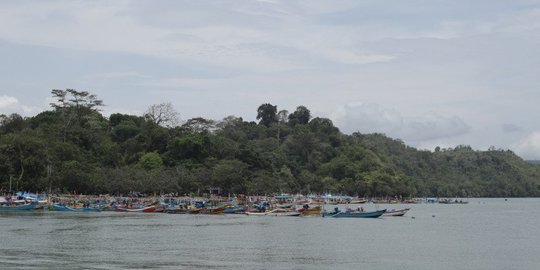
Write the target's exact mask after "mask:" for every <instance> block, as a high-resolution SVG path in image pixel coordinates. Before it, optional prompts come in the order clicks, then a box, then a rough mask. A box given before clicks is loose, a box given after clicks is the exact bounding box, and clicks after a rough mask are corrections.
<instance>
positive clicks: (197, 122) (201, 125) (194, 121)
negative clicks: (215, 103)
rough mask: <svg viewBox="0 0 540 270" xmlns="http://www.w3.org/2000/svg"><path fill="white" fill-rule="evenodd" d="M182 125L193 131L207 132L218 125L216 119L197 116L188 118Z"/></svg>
mask: <svg viewBox="0 0 540 270" xmlns="http://www.w3.org/2000/svg"><path fill="white" fill-rule="evenodd" d="M182 127H183V128H185V129H187V130H188V131H190V132H193V133H206V132H211V131H213V130H214V129H215V127H216V123H215V121H214V120H208V119H204V118H202V117H195V118H191V119H189V120H187V121H186V123H185V124H183V125H182Z"/></svg>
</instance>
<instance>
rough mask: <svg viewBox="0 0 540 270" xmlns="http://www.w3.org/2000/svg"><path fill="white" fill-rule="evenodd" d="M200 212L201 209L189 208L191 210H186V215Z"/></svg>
mask: <svg viewBox="0 0 540 270" xmlns="http://www.w3.org/2000/svg"><path fill="white" fill-rule="evenodd" d="M201 211H202V208H191V209H188V213H189V214H200V213H201Z"/></svg>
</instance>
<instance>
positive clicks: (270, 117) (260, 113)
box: [257, 103, 277, 127]
mask: <svg viewBox="0 0 540 270" xmlns="http://www.w3.org/2000/svg"><path fill="white" fill-rule="evenodd" d="M276 114H277V106H274V105H272V104H270V103H265V104H262V105H261V106H259V108H258V109H257V120H259V119H260V121H259V124H261V125H265V126H267V127H269V126H270V125H271V124H272V123H275V122H277V115H276Z"/></svg>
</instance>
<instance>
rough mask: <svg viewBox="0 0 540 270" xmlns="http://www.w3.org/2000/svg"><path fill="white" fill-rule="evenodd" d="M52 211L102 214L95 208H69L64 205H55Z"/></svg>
mask: <svg viewBox="0 0 540 270" xmlns="http://www.w3.org/2000/svg"><path fill="white" fill-rule="evenodd" d="M51 210H54V211H59V212H100V211H101V210H100V209H98V208H93V207H80V208H78V207H75V208H74V207H69V206H66V205H62V204H57V203H55V204H53V205H52V208H51Z"/></svg>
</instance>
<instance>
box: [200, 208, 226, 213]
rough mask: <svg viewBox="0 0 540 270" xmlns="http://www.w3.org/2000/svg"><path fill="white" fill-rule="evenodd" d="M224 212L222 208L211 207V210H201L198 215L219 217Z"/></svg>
mask: <svg viewBox="0 0 540 270" xmlns="http://www.w3.org/2000/svg"><path fill="white" fill-rule="evenodd" d="M224 210H225V207H224V206H219V207H213V208H202V209H201V212H200V214H206V215H219V214H223V211H224Z"/></svg>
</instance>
